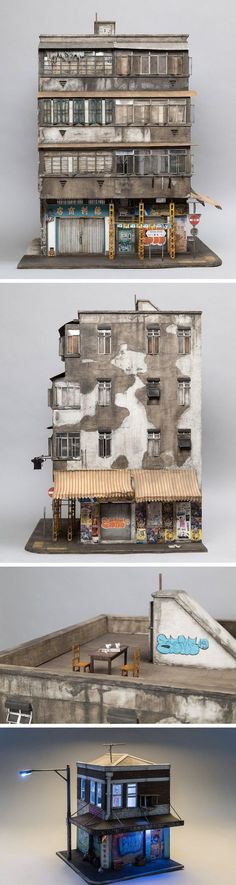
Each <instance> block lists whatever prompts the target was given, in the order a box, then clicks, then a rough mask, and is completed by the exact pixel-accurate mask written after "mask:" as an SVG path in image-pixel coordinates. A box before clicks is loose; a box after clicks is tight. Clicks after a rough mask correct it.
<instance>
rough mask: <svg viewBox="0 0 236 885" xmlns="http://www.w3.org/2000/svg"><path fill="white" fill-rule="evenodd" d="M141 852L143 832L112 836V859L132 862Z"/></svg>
mask: <svg viewBox="0 0 236 885" xmlns="http://www.w3.org/2000/svg"><path fill="white" fill-rule="evenodd" d="M142 853H143V833H142V832H141V833H127V835H124V834H121V835H119V836H113V837H112V855H113V859H115V860H120V859H121V858H123V859H124V863H132V861H133V860H135V858H136V857H137V856H138V855H139V854H142Z"/></svg>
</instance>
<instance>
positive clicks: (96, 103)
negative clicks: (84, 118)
mask: <svg viewBox="0 0 236 885" xmlns="http://www.w3.org/2000/svg"><path fill="white" fill-rule="evenodd" d="M88 109H89V125H90V126H94V125H96V124H97V123H102V100H101V98H91V99H90V100H89V103H88Z"/></svg>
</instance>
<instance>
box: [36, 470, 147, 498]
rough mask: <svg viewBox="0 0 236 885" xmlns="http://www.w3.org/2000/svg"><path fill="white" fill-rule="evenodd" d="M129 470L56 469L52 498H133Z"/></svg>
mask: <svg viewBox="0 0 236 885" xmlns="http://www.w3.org/2000/svg"><path fill="white" fill-rule="evenodd" d="M133 497H134V492H133V488H132V484H131V472H130V470H57V471H55V473H54V492H53V498H56V499H59V498H60V499H62V498H79V499H80V500H81V499H83V498H97V500H98V501H101V500H103V499H107V498H108V499H109V500H112V499H117V498H118V499H119V498H129V499H131V498H133Z"/></svg>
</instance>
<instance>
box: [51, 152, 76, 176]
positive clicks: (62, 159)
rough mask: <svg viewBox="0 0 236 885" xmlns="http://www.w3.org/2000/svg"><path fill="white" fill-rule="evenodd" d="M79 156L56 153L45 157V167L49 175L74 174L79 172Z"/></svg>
mask: <svg viewBox="0 0 236 885" xmlns="http://www.w3.org/2000/svg"><path fill="white" fill-rule="evenodd" d="M77 162H78V160H77V157H76V156H72V157H69V156H65V155H63V154H54V156H48V157H45V158H44V169H45V172H46V174H47V175H60V174H62V175H74V174H75V173H76V172H77Z"/></svg>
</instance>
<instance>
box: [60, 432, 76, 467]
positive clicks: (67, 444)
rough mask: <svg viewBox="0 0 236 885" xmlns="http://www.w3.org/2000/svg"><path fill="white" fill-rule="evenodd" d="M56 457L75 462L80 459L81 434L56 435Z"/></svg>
mask: <svg viewBox="0 0 236 885" xmlns="http://www.w3.org/2000/svg"><path fill="white" fill-rule="evenodd" d="M56 457H57V458H64V459H65V460H67V459H68V460H69V461H75V460H76V459H77V458H79V457H80V433H57V434H56Z"/></svg>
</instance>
